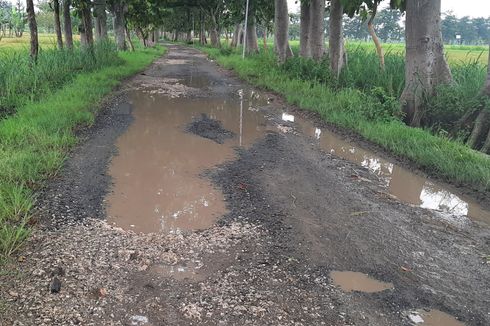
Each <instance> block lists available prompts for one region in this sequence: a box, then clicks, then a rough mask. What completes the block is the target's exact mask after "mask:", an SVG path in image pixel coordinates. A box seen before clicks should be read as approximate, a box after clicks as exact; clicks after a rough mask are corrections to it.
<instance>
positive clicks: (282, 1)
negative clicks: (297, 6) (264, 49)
mask: <svg viewBox="0 0 490 326" xmlns="http://www.w3.org/2000/svg"><path fill="white" fill-rule="evenodd" d="M274 4H275V6H274V8H275V13H274V27H275V33H274V41H275V42H274V44H275V51H276V55H277V58H278V60H279V62H280V63H284V62H285V61H286V59H287V58H289V57H291V56H292V55H293V52H292V51H291V47H290V46H289V42H288V36H289V15H288V2H287V1H286V0H275V1H274Z"/></svg>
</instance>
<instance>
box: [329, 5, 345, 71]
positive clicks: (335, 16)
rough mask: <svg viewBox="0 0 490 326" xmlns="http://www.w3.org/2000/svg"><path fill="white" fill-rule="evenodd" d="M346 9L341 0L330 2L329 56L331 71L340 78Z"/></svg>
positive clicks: (342, 63) (343, 50)
mask: <svg viewBox="0 0 490 326" xmlns="http://www.w3.org/2000/svg"><path fill="white" fill-rule="evenodd" d="M343 13H344V8H343V6H342V3H341V0H331V1H330V28H329V31H330V33H329V56H330V69H331V70H332V72H333V74H334V75H335V76H336V77H337V78H338V77H339V76H340V72H341V70H342V67H343V66H344V56H345V48H344V36H343V31H342V16H343Z"/></svg>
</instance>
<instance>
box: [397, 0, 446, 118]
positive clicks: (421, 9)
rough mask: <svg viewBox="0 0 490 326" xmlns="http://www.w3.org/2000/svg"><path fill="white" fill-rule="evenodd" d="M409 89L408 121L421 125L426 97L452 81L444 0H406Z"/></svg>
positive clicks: (405, 103) (405, 97)
mask: <svg viewBox="0 0 490 326" xmlns="http://www.w3.org/2000/svg"><path fill="white" fill-rule="evenodd" d="M406 15H407V18H406V31H405V33H406V54H405V89H404V90H403V93H402V96H401V99H400V101H401V103H402V108H403V112H404V113H405V122H406V123H408V124H410V125H412V126H419V125H420V122H421V119H422V117H423V115H424V98H425V97H426V96H432V95H434V93H435V89H436V87H437V86H438V85H441V84H446V83H450V82H451V81H452V76H451V71H450V69H449V66H448V64H447V62H446V58H445V56H444V45H443V41H442V34H441V27H440V22H441V19H440V16H441V0H407V1H406Z"/></svg>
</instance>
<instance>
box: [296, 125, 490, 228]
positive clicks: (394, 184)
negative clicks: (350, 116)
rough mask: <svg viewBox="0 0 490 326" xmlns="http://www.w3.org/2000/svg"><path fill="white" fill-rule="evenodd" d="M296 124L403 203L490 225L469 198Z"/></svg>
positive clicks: (489, 218)
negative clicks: (372, 178) (361, 168)
mask: <svg viewBox="0 0 490 326" xmlns="http://www.w3.org/2000/svg"><path fill="white" fill-rule="evenodd" d="M293 120H294V117H293ZM296 121H297V122H298V124H299V125H300V127H301V128H302V129H303V131H304V132H305V133H307V134H308V135H310V136H312V137H314V138H315V139H317V140H318V142H319V144H320V146H321V148H322V149H324V150H325V151H327V152H329V153H332V154H335V155H337V156H340V157H342V158H344V159H346V160H349V161H352V162H355V163H358V164H359V165H361V166H363V167H365V168H367V169H369V170H370V171H371V172H372V173H374V174H375V175H377V176H378V177H379V179H380V181H381V182H382V183H383V184H384V186H386V187H387V189H388V191H389V193H390V194H392V195H393V196H395V197H397V198H398V199H400V200H401V201H404V202H406V203H410V204H413V205H417V206H420V207H423V208H427V209H431V210H437V211H441V212H444V213H450V214H452V215H456V216H469V217H471V218H473V219H476V220H479V221H483V222H486V223H490V212H488V211H485V210H484V209H483V208H482V207H481V206H480V205H479V204H477V203H476V202H475V201H473V200H471V199H470V198H465V197H464V196H460V195H456V194H454V193H452V192H451V191H449V190H448V189H446V188H444V187H443V186H441V185H439V184H437V183H435V182H432V181H429V180H427V179H426V178H423V177H421V176H419V175H416V174H414V173H412V172H410V171H409V170H407V169H405V168H403V167H401V166H398V165H396V164H393V163H391V162H389V161H387V160H384V159H382V158H380V157H378V156H377V155H376V154H374V153H373V152H370V151H367V150H365V149H363V148H359V147H357V146H355V145H353V144H351V143H348V142H346V141H344V140H342V139H340V138H339V137H338V136H337V135H335V134H334V133H332V132H330V131H328V130H322V129H320V128H317V127H315V126H313V125H312V124H311V123H309V122H307V121H305V120H302V119H296Z"/></svg>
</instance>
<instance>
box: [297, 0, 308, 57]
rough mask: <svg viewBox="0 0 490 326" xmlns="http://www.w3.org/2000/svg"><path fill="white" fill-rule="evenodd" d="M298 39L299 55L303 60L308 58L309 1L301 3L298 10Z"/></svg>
mask: <svg viewBox="0 0 490 326" xmlns="http://www.w3.org/2000/svg"><path fill="white" fill-rule="evenodd" d="M300 10H301V11H300V37H299V46H300V50H299V55H300V56H302V57H303V58H310V57H311V51H310V44H309V39H308V37H309V36H310V2H309V0H308V1H307V0H302V1H301V9H300Z"/></svg>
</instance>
